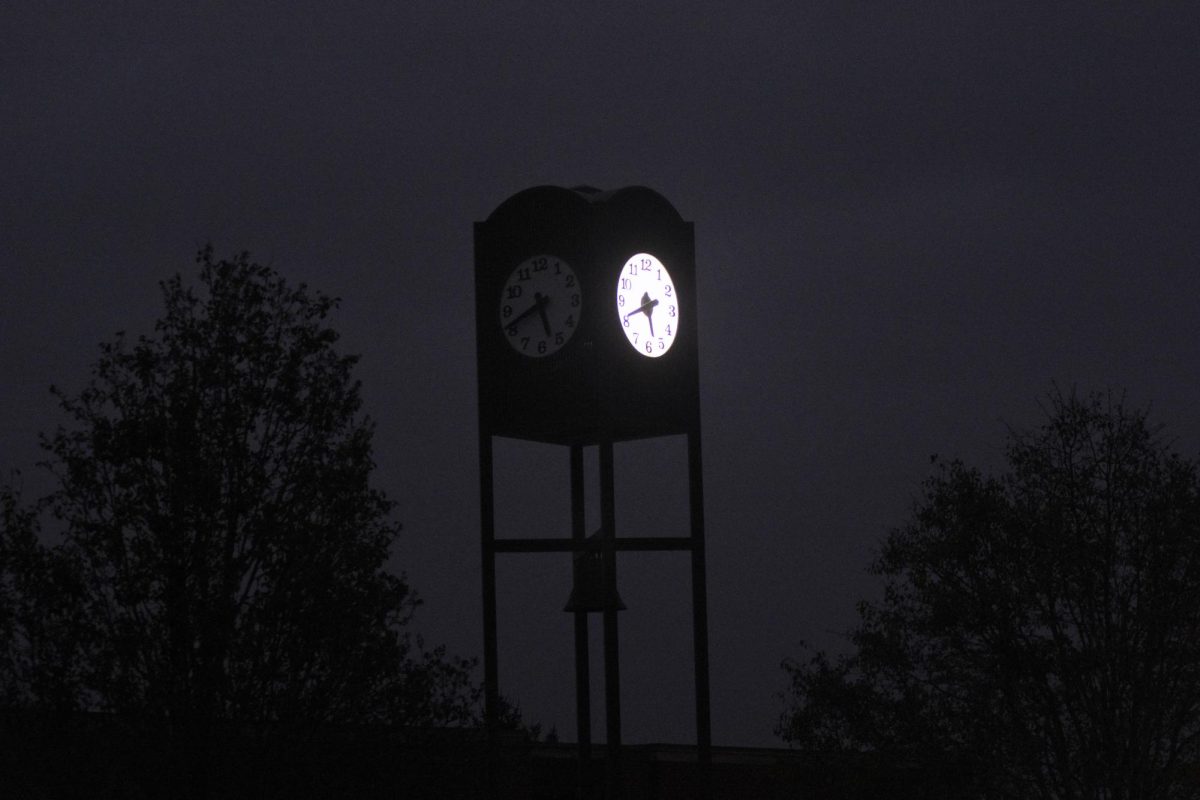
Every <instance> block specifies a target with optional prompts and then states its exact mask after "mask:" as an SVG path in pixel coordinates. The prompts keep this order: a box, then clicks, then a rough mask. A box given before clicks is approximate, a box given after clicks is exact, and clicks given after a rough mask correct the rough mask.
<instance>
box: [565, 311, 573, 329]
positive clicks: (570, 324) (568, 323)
mask: <svg viewBox="0 0 1200 800" xmlns="http://www.w3.org/2000/svg"><path fill="white" fill-rule="evenodd" d="M563 324H564V325H566V326H567V327H568V328H574V327H575V315H574V314H571V315H570V316H568V317H567V319H566V321H565V322H564V323H563Z"/></svg>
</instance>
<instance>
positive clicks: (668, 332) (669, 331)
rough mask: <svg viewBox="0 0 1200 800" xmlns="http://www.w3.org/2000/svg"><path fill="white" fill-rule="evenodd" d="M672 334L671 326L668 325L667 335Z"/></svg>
mask: <svg viewBox="0 0 1200 800" xmlns="http://www.w3.org/2000/svg"><path fill="white" fill-rule="evenodd" d="M670 335H671V326H670V325H668V326H667V336H670Z"/></svg>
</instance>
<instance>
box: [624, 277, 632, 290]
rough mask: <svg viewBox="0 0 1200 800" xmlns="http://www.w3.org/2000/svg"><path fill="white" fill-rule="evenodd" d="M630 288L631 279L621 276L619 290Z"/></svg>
mask: <svg viewBox="0 0 1200 800" xmlns="http://www.w3.org/2000/svg"><path fill="white" fill-rule="evenodd" d="M632 288H633V281H631V280H629V278H621V290H622V291H629V290H630V289H632Z"/></svg>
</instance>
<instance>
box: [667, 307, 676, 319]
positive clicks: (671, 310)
mask: <svg viewBox="0 0 1200 800" xmlns="http://www.w3.org/2000/svg"><path fill="white" fill-rule="evenodd" d="M667 316H668V317H673V316H675V306H667Z"/></svg>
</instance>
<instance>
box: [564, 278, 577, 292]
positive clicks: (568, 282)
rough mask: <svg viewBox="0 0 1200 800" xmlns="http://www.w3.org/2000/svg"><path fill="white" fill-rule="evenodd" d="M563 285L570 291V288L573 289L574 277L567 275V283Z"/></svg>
mask: <svg viewBox="0 0 1200 800" xmlns="http://www.w3.org/2000/svg"><path fill="white" fill-rule="evenodd" d="M564 285H565V286H566V287H567V288H568V289H570V288H571V287H573V286H574V285H575V276H574V275H568V276H567V282H566V283H565V284H564Z"/></svg>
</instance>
